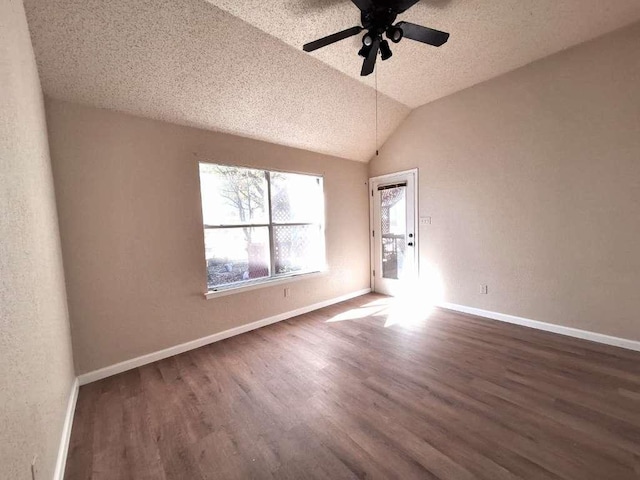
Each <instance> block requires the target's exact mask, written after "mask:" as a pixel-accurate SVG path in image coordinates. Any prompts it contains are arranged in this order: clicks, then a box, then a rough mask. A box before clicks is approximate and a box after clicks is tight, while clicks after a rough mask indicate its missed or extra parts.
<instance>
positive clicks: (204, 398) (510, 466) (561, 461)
mask: <svg viewBox="0 0 640 480" xmlns="http://www.w3.org/2000/svg"><path fill="white" fill-rule="evenodd" d="M388 301H389V300H388V299H387V298H386V297H380V296H376V295H367V296H365V297H360V298H357V299H354V300H351V301H348V302H345V303H342V304H340V305H336V306H333V307H328V308H325V309H322V310H319V311H316V312H313V313H310V314H307V315H303V316H301V317H297V318H294V319H291V320H288V321H285V322H281V323H278V324H275V325H272V326H269V327H265V328H262V329H260V330H256V331H253V332H251V333H246V334H244V335H240V336H238V337H234V338H231V339H228V340H225V341H222V342H218V343H216V344H213V345H210V346H207V347H203V348H200V349H198V350H194V351H192V352H189V353H185V354H182V355H178V356H176V357H172V358H170V359H167V360H162V361H160V362H156V363H153V364H151V365H147V366H144V367H141V368H138V369H135V370H132V371H130V372H127V373H124V374H121V375H118V376H115V377H111V378H108V379H105V380H102V381H100V382H96V383H93V384H90V385H86V386H84V387H82V388H81V389H80V396H79V399H78V405H77V409H76V416H75V420H74V425H73V433H72V437H71V447H70V454H69V458H68V462H67V469H66V476H65V478H67V479H85V478H95V479H110V480H117V479H189V480H191V479H201V478H215V479H236V478H237V479H250V478H283V479H308V478H326V479H334V480H335V479H347V478H399V479H413V478H420V479H429V478H440V479H455V480H464V479H471V478H484V479H491V480H499V479H515V478H525V479H547V478H549V479H576V480H588V479H598V480H609V479H612V480H613V479H615V480H623V479H638V478H640V354H638V353H636V352H631V351H625V350H622V349H617V348H613V347H607V346H603V345H598V344H594V343H590V342H586V341H582V340H577V339H572V338H568V337H563V336H559V335H554V334H550V333H545V332H540V331H536V330H532V329H527V328H523V327H518V326H515V325H508V324H504V323H499V322H495V321H491V320H485V319H480V318H477V317H473V316H467V315H460V314H456V313H452V312H447V311H444V310H436V311H435V312H434V313H433V314H432V315H431V316H430V317H429V318H428V319H427V320H425V321H422V322H418V323H417V324H414V325H412V326H403V325H397V324H396V325H393V326H389V325H387V326H386V327H385V323H388V320H389V315H388V311H387V310H386V308H387V307H386V306H385V304H386V303H387V302H388ZM332 320H333V321H332Z"/></svg>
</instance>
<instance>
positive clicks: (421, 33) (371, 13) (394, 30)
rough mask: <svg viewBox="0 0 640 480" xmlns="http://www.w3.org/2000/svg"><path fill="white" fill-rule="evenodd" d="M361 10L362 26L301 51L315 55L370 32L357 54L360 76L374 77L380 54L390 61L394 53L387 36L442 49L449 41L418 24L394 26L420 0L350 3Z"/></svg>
mask: <svg viewBox="0 0 640 480" xmlns="http://www.w3.org/2000/svg"><path fill="white" fill-rule="evenodd" d="M351 1H352V2H353V3H354V4H355V5H356V7H358V8H359V9H360V12H361V13H360V21H361V23H362V26H356V27H351V28H347V29H346V30H342V31H341V32H337V33H334V34H332V35H328V36H326V37H323V38H320V39H318V40H315V41H313V42H309V43H307V44H305V45H304V46H303V47H302V49H303V50H304V51H305V52H313V51H314V50H317V49H319V48H322V47H326V46H327V45H331V44H332V43H335V42H339V41H340V40H344V39H345V38H349V37H352V36H354V35H357V34H358V33H360V32H361V31H363V30H366V31H367V33H365V34H364V36H363V37H362V48H361V49H360V51H359V52H358V55H360V56H361V57H364V62H363V64H362V70H361V71H360V75H361V76H363V77H364V76H367V75H369V74H371V73H372V72H373V70H374V68H375V65H376V59H377V57H378V51H380V58H381V59H382V60H387V59H389V58H391V55H393V53H392V52H391V48H390V47H389V42H387V41H386V40H384V39H383V38H382V35H383V34H385V35H386V36H387V38H388V39H389V40H391V41H392V42H393V43H398V42H399V41H400V40H402V39H403V38H409V39H411V40H416V41H418V42H422V43H426V44H428V45H433V46H434V47H439V46H441V45H444V44H445V43H446V42H447V40H448V39H449V34H448V33H446V32H441V31H440V30H434V29H432V28H427V27H422V26H420V25H416V24H415V23H409V22H398V23H396V24H395V25H394V24H393V22H395V21H396V17H397V16H398V14H400V13H402V12H404V11H406V10H408V9H409V8H411V7H412V6H413V5H415V4H416V3H418V1H419V0H351Z"/></svg>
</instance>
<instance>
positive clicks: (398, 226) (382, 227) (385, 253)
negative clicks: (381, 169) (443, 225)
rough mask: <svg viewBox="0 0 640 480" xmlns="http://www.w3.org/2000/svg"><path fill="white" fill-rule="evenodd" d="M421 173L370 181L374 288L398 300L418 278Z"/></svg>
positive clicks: (387, 176)
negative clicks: (418, 187)
mask: <svg viewBox="0 0 640 480" xmlns="http://www.w3.org/2000/svg"><path fill="white" fill-rule="evenodd" d="M417 177H418V171H417V169H416V170H410V171H407V172H400V173H395V174H392V175H384V176H381V177H375V178H371V179H370V180H369V185H370V190H371V197H370V199H371V265H372V267H371V268H372V271H371V285H372V289H373V291H375V292H378V293H383V294H385V295H393V296H396V295H398V294H400V293H401V292H402V291H403V289H405V288H407V287H406V286H404V285H405V284H411V283H413V282H415V281H416V280H417V278H418V229H417V228H416V224H417V221H416V216H417V211H418V208H417Z"/></svg>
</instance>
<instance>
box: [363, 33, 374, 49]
mask: <svg viewBox="0 0 640 480" xmlns="http://www.w3.org/2000/svg"><path fill="white" fill-rule="evenodd" d="M372 44H373V37H372V36H371V34H369V33H367V34H365V35H364V36H363V37H362V45H364V46H365V47H370V46H371V45H372Z"/></svg>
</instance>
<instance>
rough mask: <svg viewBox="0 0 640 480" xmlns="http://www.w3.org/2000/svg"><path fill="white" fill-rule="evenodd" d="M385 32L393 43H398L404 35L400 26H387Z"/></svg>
mask: <svg viewBox="0 0 640 480" xmlns="http://www.w3.org/2000/svg"><path fill="white" fill-rule="evenodd" d="M386 34H387V38H388V39H389V40H391V41H392V42H393V43H398V42H399V41H400V40H402V37H403V36H404V32H403V31H402V29H401V28H400V27H389V28H387V31H386Z"/></svg>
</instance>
